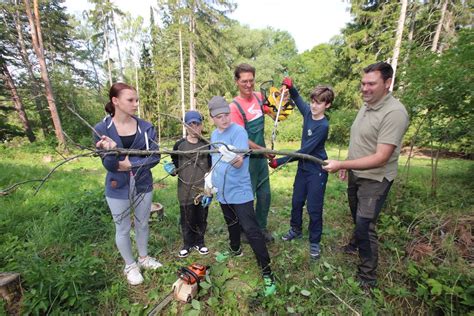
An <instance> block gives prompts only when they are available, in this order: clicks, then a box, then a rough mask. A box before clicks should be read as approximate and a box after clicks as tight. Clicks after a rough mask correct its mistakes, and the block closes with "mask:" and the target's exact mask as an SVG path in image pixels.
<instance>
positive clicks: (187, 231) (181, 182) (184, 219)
mask: <svg viewBox="0 0 474 316" xmlns="http://www.w3.org/2000/svg"><path fill="white" fill-rule="evenodd" d="M184 122H185V123H186V130H187V135H186V137H184V138H182V139H180V140H178V141H177V142H176V143H175V145H174V147H173V150H179V151H192V150H198V149H209V145H208V144H207V143H206V142H205V141H204V140H202V138H201V132H202V116H201V114H199V112H197V111H188V112H186V114H185V116H184ZM171 159H172V160H173V162H170V163H167V164H165V165H164V169H165V171H166V172H167V173H168V174H170V175H172V176H176V175H178V200H179V208H180V215H181V216H180V224H181V231H182V234H183V247H182V249H181V250H180V251H179V252H178V257H180V258H185V257H187V256H188V255H189V253H190V251H191V250H192V249H193V248H194V249H196V250H197V251H198V252H199V253H200V254H202V255H206V254H208V253H209V249H207V247H206V246H205V243H204V233H205V232H206V227H207V214H208V209H209V204H210V203H211V200H212V197H210V196H207V195H204V194H203V189H204V176H205V174H206V173H207V172H208V171H209V169H210V167H211V156H210V155H209V154H200V155H196V153H190V154H188V155H171Z"/></svg>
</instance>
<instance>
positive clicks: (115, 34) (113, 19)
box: [110, 10, 124, 81]
mask: <svg viewBox="0 0 474 316" xmlns="http://www.w3.org/2000/svg"><path fill="white" fill-rule="evenodd" d="M110 15H111V16H112V30H113V31H114V38H115V45H116V46H117V55H118V59H119V67H120V80H121V81H123V78H124V76H123V65H122V55H121V54H120V43H119V40H118V36H117V28H116V27H115V18H114V11H113V10H112V11H110Z"/></svg>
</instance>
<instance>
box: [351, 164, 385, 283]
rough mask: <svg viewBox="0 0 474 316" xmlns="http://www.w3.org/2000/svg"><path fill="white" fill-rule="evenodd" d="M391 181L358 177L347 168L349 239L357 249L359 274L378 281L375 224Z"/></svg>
mask: <svg viewBox="0 0 474 316" xmlns="http://www.w3.org/2000/svg"><path fill="white" fill-rule="evenodd" d="M392 183H393V181H388V180H387V179H385V178H384V179H383V181H382V182H379V181H376V180H372V179H365V178H359V177H357V176H355V175H354V173H352V172H350V171H349V183H348V187H347V196H348V199H349V207H350V209H351V215H352V219H353V221H354V224H355V230H354V234H353V238H352V241H351V242H354V243H355V246H356V247H358V249H359V258H360V263H359V266H358V277H359V279H360V280H361V281H363V282H371V283H375V282H376V280H377V264H378V240H377V232H376V230H375V225H376V223H377V218H378V216H379V214H380V211H381V209H382V207H383V204H384V202H385V200H386V198H387V195H388V192H389V190H390V187H391V186H392Z"/></svg>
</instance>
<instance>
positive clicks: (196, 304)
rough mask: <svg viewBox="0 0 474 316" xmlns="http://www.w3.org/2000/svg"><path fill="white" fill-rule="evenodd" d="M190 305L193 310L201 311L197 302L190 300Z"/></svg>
mask: <svg viewBox="0 0 474 316" xmlns="http://www.w3.org/2000/svg"><path fill="white" fill-rule="evenodd" d="M191 305H192V306H193V308H194V309H196V310H198V311H200V310H201V303H199V301H198V300H192V301H191Z"/></svg>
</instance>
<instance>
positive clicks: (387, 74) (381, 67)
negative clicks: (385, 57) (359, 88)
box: [364, 61, 393, 81]
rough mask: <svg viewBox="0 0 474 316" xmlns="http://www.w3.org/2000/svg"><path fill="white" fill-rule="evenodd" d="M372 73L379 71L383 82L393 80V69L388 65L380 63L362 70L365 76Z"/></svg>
mask: <svg viewBox="0 0 474 316" xmlns="http://www.w3.org/2000/svg"><path fill="white" fill-rule="evenodd" d="M374 71H380V74H381V75H382V79H383V81H387V80H388V79H389V78H393V68H392V66H391V65H390V64H389V63H386V62H383V61H381V62H378V63H375V64H372V65H368V66H367V67H365V68H364V73H366V74H367V73H369V72H374Z"/></svg>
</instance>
